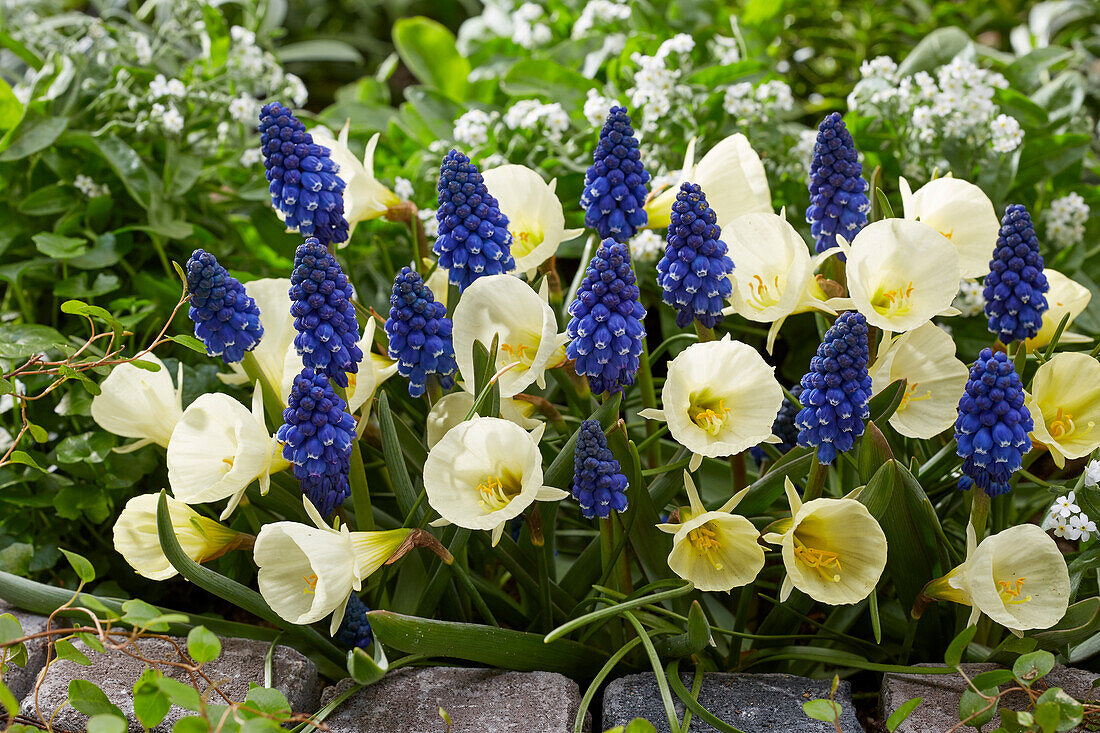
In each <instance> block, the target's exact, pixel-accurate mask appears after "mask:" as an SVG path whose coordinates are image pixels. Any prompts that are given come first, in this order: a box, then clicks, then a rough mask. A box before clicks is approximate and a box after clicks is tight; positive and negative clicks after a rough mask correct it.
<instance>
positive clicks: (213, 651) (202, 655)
mask: <svg viewBox="0 0 1100 733" xmlns="http://www.w3.org/2000/svg"><path fill="white" fill-rule="evenodd" d="M187 653H188V654H190V655H191V658H192V659H194V660H195V661H196V662H197V663H199V664H205V663H206V662H212V661H214V660H215V659H217V658H218V656H220V655H221V653H222V643H221V641H219V640H218V637H217V636H215V635H214V633H213V632H211V631H210V630H209V629H207V628H206V627H205V626H196V627H195V628H193V629H191V631H190V633H188V634H187Z"/></svg>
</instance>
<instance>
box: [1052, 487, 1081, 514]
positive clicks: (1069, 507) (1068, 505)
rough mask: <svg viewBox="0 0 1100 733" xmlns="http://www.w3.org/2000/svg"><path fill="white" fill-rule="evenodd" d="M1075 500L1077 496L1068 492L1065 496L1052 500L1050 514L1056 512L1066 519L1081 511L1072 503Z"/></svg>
mask: <svg viewBox="0 0 1100 733" xmlns="http://www.w3.org/2000/svg"><path fill="white" fill-rule="evenodd" d="M1076 500H1077V495H1076V494H1075V493H1074V492H1072V491H1071V492H1069V493H1068V494H1066V495H1065V496H1059V497H1058V498H1057V499H1055V500H1054V505H1053V506H1052V507H1051V508H1050V511H1051V513H1052V514H1053V513H1054V512H1057V513H1059V514H1061V515H1062V516H1063V517H1068V516H1071V515H1073V514H1076V513H1077V512H1079V511H1081V507H1079V506H1077V505H1076V504H1074V503H1073V502H1074V501H1076Z"/></svg>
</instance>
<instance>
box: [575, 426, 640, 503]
mask: <svg viewBox="0 0 1100 733" xmlns="http://www.w3.org/2000/svg"><path fill="white" fill-rule="evenodd" d="M626 487H627V482H626V476H623V474H622V471H621V470H620V469H619V462H618V461H616V460H615V456H614V455H612V453H611V449H610V448H608V447H607V437H606V436H605V435H604V434H603V428H602V427H600V423H599V421H598V420H585V421H584V422H582V423H581V427H580V430H578V431H577V445H576V448H575V450H574V453H573V498H574V499H576V500H577V503H578V504H580V505H581V514H583V515H584V516H586V517H588V518H589V519H591V518H592V517H600V518H601V519H606V518H607V517H608V516H609V515H610V514H611V510H612V509H614V510H615V511H617V512H621V511H625V510H626V505H627V500H626Z"/></svg>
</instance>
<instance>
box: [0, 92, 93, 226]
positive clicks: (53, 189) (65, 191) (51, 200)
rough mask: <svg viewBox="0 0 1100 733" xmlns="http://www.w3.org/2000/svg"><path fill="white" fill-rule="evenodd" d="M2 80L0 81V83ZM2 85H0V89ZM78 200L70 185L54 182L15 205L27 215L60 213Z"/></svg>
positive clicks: (20, 211)
mask: <svg viewBox="0 0 1100 733" xmlns="http://www.w3.org/2000/svg"><path fill="white" fill-rule="evenodd" d="M2 83H3V82H2V81H0V84H2ZM2 88H3V87H2V86H0V89H2ZM77 202H78V199H77V197H76V194H75V193H74V192H73V189H72V187H71V186H66V185H63V184H60V183H55V184H53V185H52V186H43V187H41V188H39V189H37V190H35V191H33V192H31V193H30V194H28V195H27V196H25V197H24V198H23V200H22V201H20V202H19V205H18V206H17V207H16V208H18V210H19V213H21V214H26V215H27V216H46V215H47V214H60V213H61V212H63V211H65V210H67V209H68V208H69V207H71V206H73V205H74V204H76V203H77Z"/></svg>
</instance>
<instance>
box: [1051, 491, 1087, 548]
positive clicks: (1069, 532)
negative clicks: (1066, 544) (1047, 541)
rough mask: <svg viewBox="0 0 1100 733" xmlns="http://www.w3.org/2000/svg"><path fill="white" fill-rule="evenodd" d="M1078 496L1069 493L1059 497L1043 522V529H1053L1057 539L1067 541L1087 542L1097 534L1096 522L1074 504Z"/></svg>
mask: <svg viewBox="0 0 1100 733" xmlns="http://www.w3.org/2000/svg"><path fill="white" fill-rule="evenodd" d="M1075 501H1077V495H1076V494H1075V493H1074V492H1072V491H1071V492H1069V493H1068V494H1066V495H1065V496H1059V497H1058V498H1057V499H1055V500H1054V504H1053V505H1052V506H1051V507H1050V511H1049V512H1047V516H1046V519H1044V520H1043V529H1053V530H1054V536H1055V537H1062V538H1063V539H1067V540H1081V541H1082V542H1084V541H1087V540H1088V539H1089V538H1090V537H1092V535H1093V534H1094V533H1095V532H1096V522H1094V521H1093V520H1091V519H1089V517H1088V515H1087V514H1085V513H1084V512H1083V511H1081V507H1079V506H1077V505H1076V504H1075V503H1074V502H1075Z"/></svg>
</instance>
